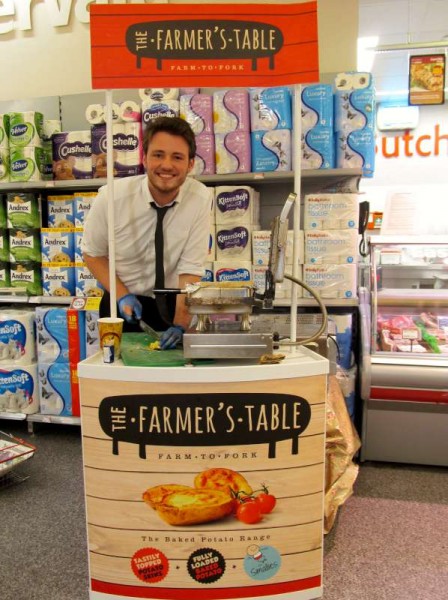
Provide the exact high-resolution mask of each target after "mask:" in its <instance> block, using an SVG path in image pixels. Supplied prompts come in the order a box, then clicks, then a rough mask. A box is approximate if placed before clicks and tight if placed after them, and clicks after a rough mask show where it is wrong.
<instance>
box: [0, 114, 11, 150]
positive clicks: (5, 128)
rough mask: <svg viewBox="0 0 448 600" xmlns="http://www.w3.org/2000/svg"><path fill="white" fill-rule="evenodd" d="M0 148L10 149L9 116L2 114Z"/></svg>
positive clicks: (0, 120) (0, 119) (0, 115)
mask: <svg viewBox="0 0 448 600" xmlns="http://www.w3.org/2000/svg"><path fill="white" fill-rule="evenodd" d="M0 148H9V115H8V114H0Z"/></svg>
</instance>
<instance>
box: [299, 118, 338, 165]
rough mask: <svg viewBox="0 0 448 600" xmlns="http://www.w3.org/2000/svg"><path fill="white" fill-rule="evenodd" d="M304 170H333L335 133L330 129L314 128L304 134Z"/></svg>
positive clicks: (302, 146)
mask: <svg viewBox="0 0 448 600" xmlns="http://www.w3.org/2000/svg"><path fill="white" fill-rule="evenodd" d="M301 153H302V159H301V165H302V169H333V168H334V165H335V148H334V132H333V129H331V128H329V127H313V128H312V129H310V130H309V131H306V132H305V133H302V142H301Z"/></svg>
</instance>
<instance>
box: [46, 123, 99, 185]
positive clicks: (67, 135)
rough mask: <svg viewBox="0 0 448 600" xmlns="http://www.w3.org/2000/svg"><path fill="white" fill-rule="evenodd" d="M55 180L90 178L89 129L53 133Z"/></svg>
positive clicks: (90, 145) (90, 142)
mask: <svg viewBox="0 0 448 600" xmlns="http://www.w3.org/2000/svg"><path fill="white" fill-rule="evenodd" d="M53 177H54V179H55V180H58V181H59V180H70V179H91V177H92V136H91V133H90V130H82V131H62V132H61V133H55V134H54V135H53Z"/></svg>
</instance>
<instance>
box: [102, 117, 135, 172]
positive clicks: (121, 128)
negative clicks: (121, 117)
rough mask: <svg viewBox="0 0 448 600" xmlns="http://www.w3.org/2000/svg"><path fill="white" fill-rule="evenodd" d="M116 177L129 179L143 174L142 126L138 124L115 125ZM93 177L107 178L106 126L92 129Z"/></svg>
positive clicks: (113, 127)
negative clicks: (130, 176)
mask: <svg viewBox="0 0 448 600" xmlns="http://www.w3.org/2000/svg"><path fill="white" fill-rule="evenodd" d="M112 135H113V145H114V150H113V152H114V176H115V177H127V176H129V175H139V174H140V173H141V172H142V145H141V125H140V123H137V122H128V123H114V124H113V126H112ZM92 167H93V177H94V178H98V177H106V176H107V136H106V125H94V126H93V127H92Z"/></svg>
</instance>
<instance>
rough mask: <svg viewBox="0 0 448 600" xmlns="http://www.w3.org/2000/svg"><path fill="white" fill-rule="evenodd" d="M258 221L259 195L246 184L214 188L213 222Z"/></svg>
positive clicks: (249, 222)
mask: <svg viewBox="0 0 448 600" xmlns="http://www.w3.org/2000/svg"><path fill="white" fill-rule="evenodd" d="M259 221H260V196H259V194H258V192H256V191H255V190H254V189H253V188H251V187H250V186H247V185H240V186H229V185H221V186H217V187H216V188H215V222H216V224H217V225H225V224H227V223H232V222H235V223H236V222H238V224H240V225H251V224H252V223H258V222H259Z"/></svg>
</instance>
